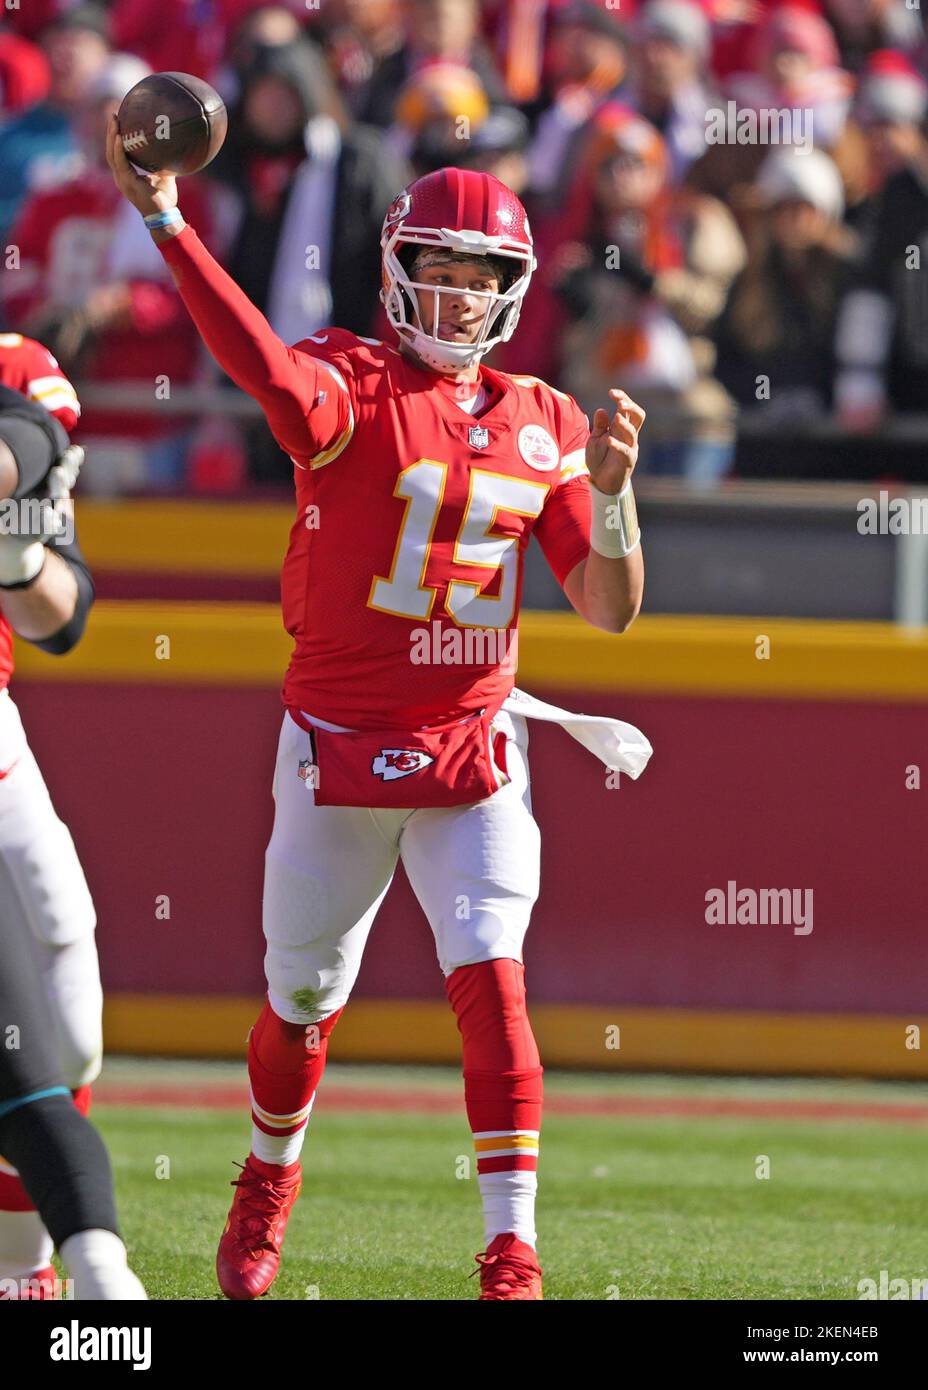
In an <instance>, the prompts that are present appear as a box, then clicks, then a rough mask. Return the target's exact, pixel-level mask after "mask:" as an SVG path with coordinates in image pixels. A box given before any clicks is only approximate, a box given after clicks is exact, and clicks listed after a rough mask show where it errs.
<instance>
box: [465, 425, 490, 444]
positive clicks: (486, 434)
mask: <svg viewBox="0 0 928 1390" xmlns="http://www.w3.org/2000/svg"><path fill="white" fill-rule="evenodd" d="M467 437H468V439H469V440H470V447H471V448H472V449H485V448H486V447H487V445H488V444H489V442H490V431H489V430H486V429H484V428H483V427H482V426H481V425H471V427H470V429H469V430H468V432H467Z"/></svg>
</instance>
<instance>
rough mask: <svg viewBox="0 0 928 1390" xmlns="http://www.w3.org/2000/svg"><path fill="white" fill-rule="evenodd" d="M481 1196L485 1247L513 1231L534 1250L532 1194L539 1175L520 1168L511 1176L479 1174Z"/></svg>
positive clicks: (533, 1205)
mask: <svg viewBox="0 0 928 1390" xmlns="http://www.w3.org/2000/svg"><path fill="white" fill-rule="evenodd" d="M477 1181H478V1183H479V1184H480V1196H481V1198H482V1200H483V1221H484V1226H485V1229H486V1240H487V1248H489V1245H490V1242H491V1241H492V1240H493V1239H494V1237H495V1236H498V1235H503V1234H505V1233H506V1232H507V1231H512V1232H514V1233H515V1235H517V1236H518V1237H519V1239H520V1240H524V1241H525V1243H526V1245H530V1246H531V1247H532V1249H533V1250H534V1249H535V1242H536V1240H537V1236H536V1234H535V1194H536V1192H537V1191H538V1174H537V1173H530V1172H527V1171H524V1170H522V1169H516V1170H514V1171H513V1172H511V1173H480V1174H479V1175H478V1177H477Z"/></svg>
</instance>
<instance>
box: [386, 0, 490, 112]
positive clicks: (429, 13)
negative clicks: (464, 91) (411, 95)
mask: <svg viewBox="0 0 928 1390" xmlns="http://www.w3.org/2000/svg"><path fill="white" fill-rule="evenodd" d="M401 5H402V15H403V28H404V34H405V43H404V45H403V46H402V47H400V48H397V49H395V51H394V52H393V53H391V54H389V55H388V56H387V57H386V58H384V59H383V60H382V61H381V62H380V63H378V65H377V67H376V68H375V69H374V73H373V76H372V78H371V81H370V87H369V89H368V93H367V98H366V100H365V102H364V105H363V107H362V108H361V119H362V120H364V121H366V122H368V123H369V124H371V125H378V126H390V125H392V124H393V121H394V119H395V116H396V103H397V101H398V99H399V96H400V93H401V92H402V90H403V88H404V87H405V86H406V83H407V82H408V81H409V79H410V78H411V77H412V76H413V75H414V74H415V73H416V72H417V71H418V70H419V69H420V68H422V67H426V66H428V65H430V64H432V63H451V64H453V65H456V66H464V67H469V68H471V69H472V70H473V71H474V72H475V73H476V74H477V77H478V78H479V79H480V84H481V86H482V87H483V90H484V91H485V92H486V94H487V96H488V98H489V100H490V102H503V101H505V100H506V91H505V88H504V87H503V84H502V80H501V78H500V76H499V74H498V72H497V70H496V66H495V64H494V61H493V57H492V55H491V53H490V50H489V49H488V47H487V45H486V44H485V43H484V41H483V39H482V38H481V37H480V8H479V5H478V4H477V0H401Z"/></svg>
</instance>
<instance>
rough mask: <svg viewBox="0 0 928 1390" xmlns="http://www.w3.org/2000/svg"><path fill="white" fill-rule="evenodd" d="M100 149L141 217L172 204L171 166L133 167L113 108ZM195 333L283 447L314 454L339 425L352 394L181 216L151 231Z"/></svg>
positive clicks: (344, 421)
mask: <svg viewBox="0 0 928 1390" xmlns="http://www.w3.org/2000/svg"><path fill="white" fill-rule="evenodd" d="M106 157H107V161H108V163H109V166H110V169H111V170H112V171H113V178H114V179H115V181H116V186H117V187H118V188H119V190H120V192H121V193H122V194H123V195H124V196H125V197H126V198H127V199H128V200H129V202H130V203H132V205H133V207H135V208H137V209H138V211H139V212H140V213H141V214H142V216H143V217H147V216H149V215H150V214H152V213H156V212H166V211H168V210H169V209H170V208H176V207H177V180H176V179H175V178H174V177H173V175H171V174H169V173H160V174H148V175H142V174H136V173H135V171H134V169H133V168H132V165H131V164H130V163H129V160H128V158H127V157H126V152H125V150H124V149H123V147H122V141H121V139H120V137H119V130H118V126H117V122H116V117H115V115H114V116H113V120H112V123H111V125H110V127H109V129H108V131H107V136H106ZM152 237H153V239H154V241H155V243H156V244H157V245H158V246H159V247H160V248H161V251H162V255H163V256H164V259H165V261H166V262H167V264H168V266H169V268H170V270H171V274H172V275H173V277H174V283H175V284H176V285H177V289H178V292H179V294H180V296H181V298H182V299H183V301H184V304H185V305H186V307H187V309H188V311H189V313H190V316H191V318H192V319H193V321H194V323H195V324H196V326H197V328H198V330H199V332H200V336H201V337H202V339H203V341H204V343H205V344H206V346H207V347H208V348H209V350H210V352H211V353H212V355H213V357H214V358H215V359H216V361H217V362H218V363H219V365H220V367H222V369H223V371H224V372H225V373H226V374H227V375H228V376H229V377H231V378H232V380H233V381H234V382H235V383H236V385H237V386H240V387H241V388H242V390H243V391H247V392H248V394H249V395H250V396H253V397H254V399H255V400H256V401H257V402H258V403H259V405H260V406H261V408H262V410H263V411H264V413H265V415H266V416H267V421H268V424H269V426H270V428H271V431H272V433H273V435H274V437H275V439H276V440H277V442H278V443H279V444H280V446H281V448H282V449H284V450H285V451H286V453H288V454H290V455H293V456H303V457H310V458H311V457H314V456H315V455H317V454H319V453H321V452H322V451H323V450H325V449H327V448H328V447H329V446H330V445H331V444H332V443H333V442H334V441H335V440H336V439H338V438H339V436H340V435H341V434H342V433H343V432H344V430H345V428H346V426H347V424H348V421H349V419H350V411H351V407H350V402H349V400H348V398H347V393H346V392H344V391H332V390H331V389H327V387H328V388H330V387H331V381H330V379H329V376H328V373H327V372H325V373H323V371H322V370H321V369H320V368H319V367H317V366H316V364H315V363H314V362H313V360H312V359H311V358H310V357H308V356H306V355H305V354H304V353H301V352H299V351H298V350H297V349H295V348H292V347H288V346H287V344H286V343H284V342H283V341H282V340H281V339H280V338H278V336H277V334H276V333H275V332H274V331H273V329H272V328H271V326H270V324H269V323H268V321H267V319H266V318H265V317H264V315H263V314H262V313H260V312H259V310H258V309H256V308H255V306H254V305H253V304H252V302H251V300H250V299H249V298H248V296H247V295H246V294H245V293H244V292H243V291H242V290H241V289H240V288H239V286H238V285H237V284H236V283H235V281H234V280H233V279H232V277H231V276H230V275H227V274H226V272H225V271H224V270H223V269H222V267H221V266H220V265H219V264H218V263H217V262H216V261H215V260H214V259H213V257H212V256H211V255H210V253H209V252H208V251H207V249H206V247H205V246H204V245H203V243H202V242H201V241H200V239H199V237H198V236H197V234H196V232H195V230H194V229H193V227H191V226H189V224H188V223H185V222H184V221H182V220H181V221H180V222H176V223H174V224H173V226H170V227H164V228H160V229H158V230H156V231H153V232H152Z"/></svg>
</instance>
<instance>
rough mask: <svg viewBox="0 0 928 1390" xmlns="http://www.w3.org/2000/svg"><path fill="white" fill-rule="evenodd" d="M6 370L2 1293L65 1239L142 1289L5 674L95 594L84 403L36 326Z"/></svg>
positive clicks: (108, 1274) (84, 985)
mask: <svg viewBox="0 0 928 1390" xmlns="http://www.w3.org/2000/svg"><path fill="white" fill-rule="evenodd" d="M36 350H38V353H39V354H44V357H45V358H46V359H47V361H45V362H43V363H42V364H41V365H42V367H44V370H45V373H46V375H45V378H40V377H36V376H35V375H34V370H35V368H34V361H35V358H36V356H37V352H36ZM30 363H31V364H32V365H30ZM0 375H2V377H3V378H4V379H5V380H6V381H10V382H15V383H16V386H15V388H14V387H11V386H8V385H0V499H3V501H2V526H0V960H2V968H0V1030H2V1034H3V1038H4V1046H3V1048H2V1049H0V1154H3V1155H5V1158H3V1159H0V1297H23V1296H26V1297H52V1296H54V1288H55V1284H54V1280H55V1271H54V1268H53V1266H52V1265H51V1263H50V1260H51V1253H52V1248H53V1245H54V1246H57V1247H58V1249H59V1251H60V1252H61V1255H62V1259H63V1260H64V1261H65V1265H66V1267H67V1269H68V1270H69V1272H70V1273H71V1274H72V1276H73V1277H74V1282H75V1294H76V1296H77V1297H79V1298H95V1299H99V1298H106V1299H118V1298H144V1296H145V1295H144V1292H143V1291H142V1289H141V1285H140V1284H139V1282H138V1280H137V1279H136V1277H135V1275H134V1274H132V1273H131V1271H130V1270H129V1269H128V1266H127V1264H126V1251H125V1247H124V1245H123V1243H122V1240H121V1239H120V1236H119V1234H118V1225H117V1222H116V1213H115V1207H114V1201H113V1186H112V1176H111V1174H110V1169H109V1161H108V1159H107V1155H106V1150H105V1149H104V1147H103V1144H102V1142H101V1140H100V1138H99V1136H98V1135H97V1133H96V1131H95V1130H94V1129H93V1127H92V1126H91V1125H90V1124H89V1123H88V1121H87V1120H86V1119H85V1118H84V1112H85V1111H86V1109H87V1107H88V1106H89V1102H90V1083H91V1082H92V1081H93V1080H94V1078H95V1077H96V1075H97V1072H98V1071H99V1067H100V1057H101V1051H102V1042H101V1031H100V1013H101V1002H102V1001H101V991H100V974H99V968H98V965H97V955H96V947H95V944H94V928H95V925H96V922H95V916H94V911H93V904H92V902H91V899H90V894H89V892H88V889H87V884H86V881H85V879H84V875H83V872H82V870H81V867H80V863H79V862H78V859H77V854H76V852H75V849H74V843H73V841H72V839H71V835H70V833H69V831H68V829H67V827H66V826H65V825H64V824H63V823H62V821H61V820H59V818H58V816H57V815H56V813H55V809H54V807H53V805H52V802H51V799H50V797H49V794H48V791H47V789H46V786H45V782H44V780H43V778H42V774H41V772H40V771H39V768H38V765H37V763H36V761H35V758H34V757H33V755H32V753H31V752H30V750H29V746H28V744H27V742H26V736H25V733H24V731H23V726H22V722H21V720H20V718H19V713H18V711H17V709H16V706H15V705H14V703H13V701H12V699H11V697H10V694H9V690H8V688H7V687H8V683H9V679H10V675H11V673H12V667H13V644H12V634H13V632H16V633H17V634H19V636H21V637H23V638H25V639H26V640H28V641H30V642H32V643H33V644H34V645H35V646H38V647H40V648H41V649H42V650H44V651H47V652H50V653H52V654H55V655H58V654H61V653H64V652H67V651H69V650H70V649H71V648H72V647H73V646H74V644H75V643H76V642H77V641H78V640H79V639H80V636H81V634H82V632H83V629H84V625H85V623H86V620H87V613H88V611H89V609H90V605H91V603H92V602H93V584H92V582H91V579H90V574H89V572H88V570H87V566H86V564H85V562H84V560H83V557H82V555H81V553H80V550H79V549H78V546H77V542H76V540H75V539H74V537H73V515H72V513H71V510H70V502H69V497H70V490H71V488H72V486H73V484H74V482H75V480H76V477H77V472H78V469H79V467H80V462H81V460H82V458H83V450H81V449H79V448H75V447H73V446H70V445H69V443H68V436H67V434H66V432H65V430H64V428H63V426H62V424H61V420H60V418H58V417H57V415H55V414H52V413H50V410H49V405H50V404H51V405H53V406H54V407H55V410H56V411H65V412H67V415H66V418H71V419H76V418H77V412H78V410H79V407H77V406H76V397H75V396H74V392H73V388H72V387H71V386H70V383H69V382H67V381H66V380H65V379H64V378H63V377H62V375H61V373H60V371H58V369H57V363H56V362H55V361H54V358H52V357H51V355H50V354H49V353H47V351H46V350H45V349H44V348H41V345H40V344H37V343H34V342H32V341H31V340H28V339H21V338H19V336H18V335H15V334H10V335H3V336H2V338H0ZM39 401H42V402H43V403H42V404H39ZM36 958H37V959H36ZM65 1083H66V1084H65ZM14 1165H15V1166H14ZM36 1207H37V1208H38V1210H36Z"/></svg>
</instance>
